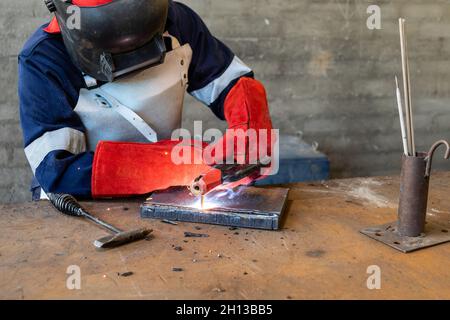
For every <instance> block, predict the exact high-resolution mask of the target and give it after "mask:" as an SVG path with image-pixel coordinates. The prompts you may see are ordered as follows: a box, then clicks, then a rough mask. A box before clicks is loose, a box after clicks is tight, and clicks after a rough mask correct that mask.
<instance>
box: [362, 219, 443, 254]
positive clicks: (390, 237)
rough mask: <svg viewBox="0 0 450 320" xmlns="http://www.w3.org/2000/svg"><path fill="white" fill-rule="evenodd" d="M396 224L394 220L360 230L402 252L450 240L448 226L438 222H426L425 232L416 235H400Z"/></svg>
mask: <svg viewBox="0 0 450 320" xmlns="http://www.w3.org/2000/svg"><path fill="white" fill-rule="evenodd" d="M397 224H398V223H397V221H395V222H392V223H388V224H384V225H381V226H377V227H370V228H367V229H364V230H361V233H362V234H364V235H366V236H368V237H370V238H372V239H374V240H377V241H380V242H382V243H384V244H386V245H388V246H390V247H392V248H394V249H397V250H399V251H401V252H403V253H408V252H413V251H417V250H420V249H424V248H428V247H432V246H435V245H438V244H442V243H446V242H450V230H449V228H447V227H443V226H441V225H439V224H436V223H432V222H428V223H427V224H426V226H425V233H423V234H422V235H420V236H418V237H406V236H402V235H401V234H400V233H399V231H398V227H397Z"/></svg>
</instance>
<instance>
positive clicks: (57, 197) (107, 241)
mask: <svg viewBox="0 0 450 320" xmlns="http://www.w3.org/2000/svg"><path fill="white" fill-rule="evenodd" d="M47 195H48V198H49V200H50V202H51V203H52V204H53V206H54V207H55V208H56V209H58V210H59V211H60V212H61V213H63V214H65V215H68V216H72V217H82V218H86V219H88V220H91V221H93V222H95V223H96V224H98V225H100V226H102V227H103V228H106V229H108V230H109V231H111V232H113V233H114V235H111V236H107V237H103V238H101V239H98V240H96V241H94V245H95V247H97V248H102V249H108V248H114V247H118V246H120V245H123V244H126V243H129V242H133V241H137V240H141V239H144V238H146V237H147V236H148V235H149V234H150V233H152V232H153V230H149V229H146V228H141V229H137V230H132V231H122V230H120V229H117V228H116V227H114V226H112V225H110V224H109V223H106V222H104V221H102V220H100V219H98V218H96V217H94V216H92V215H90V214H89V213H87V212H86V211H85V210H84V209H83V208H82V207H81V205H80V204H79V203H78V201H77V200H76V199H75V198H74V197H73V196H71V195H69V194H56V193H48V194H47Z"/></svg>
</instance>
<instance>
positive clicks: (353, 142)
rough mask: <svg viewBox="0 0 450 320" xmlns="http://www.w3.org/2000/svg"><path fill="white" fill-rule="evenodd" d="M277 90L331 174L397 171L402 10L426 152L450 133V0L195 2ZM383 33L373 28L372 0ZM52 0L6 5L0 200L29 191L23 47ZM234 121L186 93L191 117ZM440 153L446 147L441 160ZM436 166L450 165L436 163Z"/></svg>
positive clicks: (278, 114)
mask: <svg viewBox="0 0 450 320" xmlns="http://www.w3.org/2000/svg"><path fill="white" fill-rule="evenodd" d="M182 2H184V3H186V4H188V5H189V6H191V7H192V8H193V9H194V10H196V11H197V12H198V13H199V14H200V16H202V17H203V19H204V20H205V22H206V23H207V25H208V26H209V27H210V29H211V31H212V32H213V33H214V34H215V35H216V36H217V37H218V38H220V39H222V40H223V41H224V42H225V43H227V44H228V45H229V46H230V47H231V48H232V49H233V50H234V51H235V52H236V54H237V55H239V56H240V57H241V58H242V59H243V60H244V61H245V62H246V63H247V64H248V65H250V66H251V67H252V68H253V69H254V70H255V73H256V76H257V78H258V79H259V80H261V81H262V82H263V83H264V84H265V85H266V88H267V91H268V95H269V102H270V108H271V113H272V116H273V119H274V125H275V126H276V127H278V128H280V129H281V132H282V133H285V134H295V133H297V132H299V131H301V132H302V133H303V136H304V138H305V140H307V141H309V142H314V141H317V142H318V143H319V149H320V150H321V151H323V152H325V153H326V154H327V155H328V156H329V157H330V160H331V169H332V176H333V177H350V176H370V175H385V174H398V172H399V167H400V155H401V150H402V147H401V142H400V135H399V125H398V116H397V113H396V106H395V100H394V92H393V83H394V82H393V81H394V74H397V75H399V76H400V75H401V70H400V53H399V40H398V27H397V18H398V17H399V16H403V17H405V18H407V28H408V40H409V49H410V67H411V71H412V90H413V91H412V93H413V107H414V110H415V126H416V137H417V138H416V139H417V145H418V149H419V150H426V149H428V148H429V146H430V145H431V143H432V142H433V141H434V140H436V139H438V138H442V137H446V138H449V139H450V125H449V122H450V41H449V40H450V33H449V32H448V30H450V10H449V9H450V3H449V2H448V1H445V0H433V1H423V0H391V1H387V0H379V1H375V0H373V1H367V0H245V1H241V0H227V1H220V0H185V1H182ZM373 4H375V5H378V6H380V8H381V30H369V29H368V28H367V26H366V20H367V18H368V16H369V14H367V13H366V10H367V7H368V6H369V5H373ZM48 18H49V14H48V13H47V11H46V9H45V7H44V5H43V1H41V0H22V1H9V2H7V1H0V68H1V69H0V70H1V73H0V89H1V93H2V94H1V96H0V202H15V201H23V200H26V199H28V198H29V194H28V184H29V181H30V179H31V171H30V169H29V168H28V164H27V162H26V159H25V156H24V154H23V151H22V140H21V132H20V129H19V120H18V108H17V104H18V102H17V94H16V91H17V87H16V82H17V53H18V51H19V50H20V48H21V46H22V44H23V43H24V41H25V40H26V38H27V37H28V35H29V34H31V32H32V31H33V30H34V29H35V28H36V27H37V26H39V25H40V24H41V23H43V22H45V21H46V20H48ZM194 120H203V121H204V123H203V125H204V127H205V128H207V127H217V128H222V129H224V128H225V126H224V124H223V123H221V122H220V121H218V120H217V119H215V117H214V116H213V115H212V113H211V112H210V111H209V110H208V109H207V108H205V107H203V106H201V105H200V104H199V103H198V102H197V101H195V100H194V99H192V98H190V97H187V100H186V106H185V111H184V123H183V125H184V126H185V127H187V128H192V124H193V121H194ZM440 157H441V155H440V154H439V158H440ZM436 168H437V169H446V170H448V169H450V163H445V162H444V161H442V160H437V161H436Z"/></svg>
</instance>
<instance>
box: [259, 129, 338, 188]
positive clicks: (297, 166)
mask: <svg viewBox="0 0 450 320" xmlns="http://www.w3.org/2000/svg"><path fill="white" fill-rule="evenodd" d="M329 176H330V162H329V160H328V158H327V156H326V155H324V154H323V153H321V152H319V151H317V150H316V148H314V147H313V146H311V145H309V144H307V143H306V142H305V141H303V140H302V139H301V137H300V136H280V169H279V171H278V174H276V175H273V176H269V177H267V178H265V179H263V180H259V181H257V182H256V183H255V185H257V186H264V185H272V184H286V183H295V182H305V181H320V180H327V179H329Z"/></svg>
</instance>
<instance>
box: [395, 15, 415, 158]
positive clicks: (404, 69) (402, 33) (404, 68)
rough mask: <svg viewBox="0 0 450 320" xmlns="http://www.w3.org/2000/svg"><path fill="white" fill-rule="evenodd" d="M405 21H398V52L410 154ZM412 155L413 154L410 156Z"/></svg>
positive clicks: (411, 148) (410, 139)
mask: <svg viewBox="0 0 450 320" xmlns="http://www.w3.org/2000/svg"><path fill="white" fill-rule="evenodd" d="M404 23H405V19H403V18H400V19H399V20H398V26H399V31H400V50H401V57H402V76H403V95H404V103H405V116H406V135H407V140H408V150H409V151H410V152H412V151H413V147H412V137H411V117H410V115H411V114H410V109H409V94H408V92H409V88H408V67H407V59H406V46H405V28H404V25H405V24H404ZM412 155H413V154H412Z"/></svg>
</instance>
